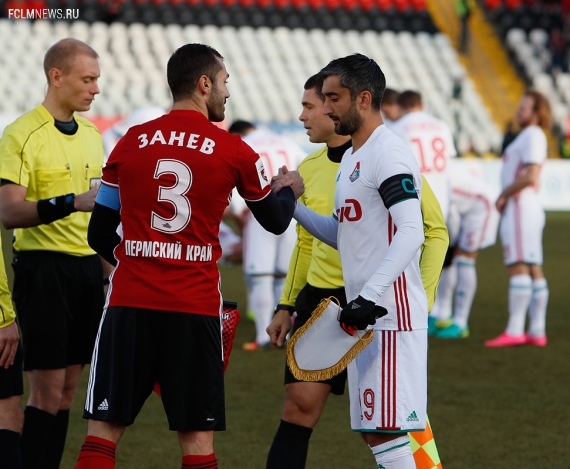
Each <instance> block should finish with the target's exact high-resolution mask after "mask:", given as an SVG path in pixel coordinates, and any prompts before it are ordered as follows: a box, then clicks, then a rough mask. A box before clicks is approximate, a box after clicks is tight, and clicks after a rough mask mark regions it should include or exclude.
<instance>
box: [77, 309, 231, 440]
mask: <svg viewBox="0 0 570 469" xmlns="http://www.w3.org/2000/svg"><path fill="white" fill-rule="evenodd" d="M155 383H158V384H160V391H161V395H162V402H163V405H164V410H165V411H166V416H167V417H168V424H169V428H170V429H171V430H173V431H189V430H217V431H219V430H225V429H226V417H225V408H224V362H223V358H222V339H221V323H220V317H217V316H204V315H201V314H188V313H174V312H170V311H157V310H150V309H141V308H129V307H122V306H115V307H111V308H108V309H107V310H106V311H105V312H104V313H103V319H102V321H101V327H100V331H99V334H98V336H97V341H96V342H95V351H94V352H93V361H92V364H91V372H90V374H89V384H88V387H87V399H86V402H85V412H84V414H83V417H84V418H86V419H92V420H103V421H105V422H115V423H119V424H122V425H131V424H132V423H133V422H134V421H135V418H136V416H137V415H138V413H139V412H140V410H141V408H142V406H143V404H144V402H145V400H146V399H147V398H148V396H149V395H150V393H151V392H152V390H153V386H154V384H155Z"/></svg>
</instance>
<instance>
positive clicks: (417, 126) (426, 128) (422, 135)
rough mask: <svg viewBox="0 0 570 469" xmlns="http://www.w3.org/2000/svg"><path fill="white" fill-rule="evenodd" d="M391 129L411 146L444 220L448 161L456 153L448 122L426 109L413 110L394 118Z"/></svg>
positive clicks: (446, 207) (447, 205)
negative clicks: (395, 119) (431, 114)
mask: <svg viewBox="0 0 570 469" xmlns="http://www.w3.org/2000/svg"><path fill="white" fill-rule="evenodd" d="M390 130H392V131H393V132H394V133H395V134H396V135H398V137H400V138H401V139H402V140H404V142H405V143H406V144H408V145H409V147H410V148H411V149H412V152H413V153H414V156H415V157H416V160H417V162H418V165H419V167H420V172H421V173H422V174H423V175H424V176H425V178H426V179H427V181H428V182H429V185H430V186H431V188H432V189H433V192H434V194H435V196H436V197H437V200H438V202H439V205H440V206H441V211H442V212H443V216H444V217H445V219H446V220H447V215H448V213H449V203H450V202H449V199H450V186H449V176H448V166H449V164H448V163H449V159H450V158H453V157H454V156H456V155H457V152H456V151H455V145H454V143H453V135H452V133H451V130H450V129H449V126H448V125H447V124H446V123H445V122H443V121H442V120H440V119H437V118H436V117H433V116H430V115H429V114H428V113H426V112H423V111H416V112H410V113H409V114H406V115H405V116H403V117H401V118H400V119H398V120H397V121H395V122H394V123H393V124H391V126H390Z"/></svg>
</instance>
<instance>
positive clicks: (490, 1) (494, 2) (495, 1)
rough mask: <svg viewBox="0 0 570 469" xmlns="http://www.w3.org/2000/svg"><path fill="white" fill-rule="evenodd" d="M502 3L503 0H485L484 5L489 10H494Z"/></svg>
mask: <svg viewBox="0 0 570 469" xmlns="http://www.w3.org/2000/svg"><path fill="white" fill-rule="evenodd" d="M502 4H503V0H485V6H486V7H487V8H488V9H489V10H494V9H495V8H499V7H500V6H501V5H502Z"/></svg>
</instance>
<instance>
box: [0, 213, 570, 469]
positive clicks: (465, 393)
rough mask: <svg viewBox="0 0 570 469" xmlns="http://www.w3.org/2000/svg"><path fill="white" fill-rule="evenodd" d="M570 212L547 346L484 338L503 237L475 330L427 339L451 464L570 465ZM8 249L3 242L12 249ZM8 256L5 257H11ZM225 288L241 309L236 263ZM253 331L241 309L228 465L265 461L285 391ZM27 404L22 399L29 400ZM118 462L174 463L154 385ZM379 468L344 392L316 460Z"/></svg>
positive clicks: (483, 268) (488, 253)
mask: <svg viewBox="0 0 570 469" xmlns="http://www.w3.org/2000/svg"><path fill="white" fill-rule="evenodd" d="M569 234H570V213H549V214H548V215H547V224H546V229H545V243H544V244H545V264H544V270H545V274H546V277H547V279H548V282H549V287H550V303H549V308H548V318H547V332H548V339H549V344H548V346H547V347H546V348H536V347H522V348H508V349H486V348H484V347H483V341H484V340H485V339H489V338H492V337H495V336H496V335H498V334H499V333H500V332H502V330H503V328H504V327H505V325H506V320H507V309H506V308H507V285H508V278H507V274H506V270H505V268H504V267H503V265H502V258H501V251H500V247H499V245H496V246H494V247H492V248H489V249H487V250H485V251H483V252H482V253H481V255H480V257H479V261H478V264H477V271H478V275H479V289H478V291H477V296H476V298H475V303H474V306H473V311H472V315H471V320H470V328H471V336H470V337H469V338H468V339H462V340H457V341H449V340H441V339H440V340H437V339H430V351H429V401H428V410H429V415H430V418H431V422H432V427H433V430H434V433H435V438H436V442H437V445H438V448H439V452H440V456H441V458H442V462H443V467H444V468H445V469H475V468H485V469H514V468H517V469H531V468H532V469H537V468H539V469H567V468H570V445H569V444H568V441H567V436H568V435H569V434H570V411H569V406H570V402H569V401H570V400H569V398H570V364H569V361H570V358H569V357H570V339H569V337H570V316H569V314H570V308H569V306H568V303H567V301H568V298H569V292H570V277H569V276H568V274H567V269H568V267H569V265H570V243H569ZM4 252H5V253H6V256H7V257H8V252H9V251H8V252H7V251H6V250H5V251H4ZM7 260H9V259H7ZM222 275H223V292H224V296H225V298H227V299H231V300H237V301H238V302H239V304H240V310H241V311H242V316H245V314H244V313H245V296H244V289H243V282H242V274H241V269H240V268H239V267H237V268H231V269H222ZM253 337H254V326H253V323H251V322H249V321H248V320H246V319H244V318H242V321H241V322H240V325H239V327H238V332H237V337H236V342H235V344H234V351H233V353H232V357H231V361H230V365H229V368H228V372H227V375H226V378H227V384H226V393H227V396H226V405H227V420H228V431H226V432H224V433H219V434H217V435H216V453H217V456H218V461H219V464H220V467H221V468H226V469H229V468H231V469H255V468H258V469H262V468H264V467H265V458H266V456H267V452H268V449H269V446H270V444H271V441H272V439H273V435H274V432H275V429H276V428H277V425H278V423H279V418H280V413H281V404H282V400H283V395H284V391H283V385H282V380H283V366H284V360H285V353H284V352H283V351H282V350H272V351H268V352H256V353H251V352H243V351H242V350H241V344H242V343H243V342H246V341H249V340H251V339H252V338H253ZM86 381H87V370H86V371H85V372H84V374H83V379H82V381H81V385H80V389H79V393H78V396H77V398H76V401H75V404H74V407H73V410H72V415H71V423H70V428H69V434H68V441H67V446H66V450H65V454H64V458H63V463H62V466H61V467H62V468H72V467H73V466H74V464H75V461H76V457H77V454H78V451H79V448H80V447H81V444H82V442H83V439H84V437H85V433H86V423H85V421H83V420H82V418H81V413H82V406H83V400H84V396H85V388H86ZM24 402H25V401H24ZM117 467H118V468H122V469H130V468H133V469H134V468H137V469H146V468H148V469H151V468H153V469H154V468H179V467H180V450H179V447H178V442H177V438H176V435H175V434H173V433H171V432H169V431H168V427H167V423H166V419H165V417H164V412H163V409H162V405H161V402H160V399H159V398H158V397H156V396H155V395H152V396H151V397H150V398H149V399H148V401H147V403H146V405H145V407H144V408H143V411H142V412H141V414H140V415H139V417H138V419H137V421H136V423H135V425H133V426H132V427H131V428H128V429H127V431H126V432H125V435H124V437H123V440H122V441H121V443H120V445H119V448H118V451H117ZM373 467H375V464H374V461H373V458H372V455H371V453H370V451H369V449H368V448H367V447H366V445H365V444H364V443H363V442H362V441H361V439H360V438H359V436H358V435H356V434H354V433H352V432H351V430H350V428H349V418H348V397H347V396H346V395H345V396H342V397H335V396H332V397H331V398H330V400H329V402H328V404H327V407H326V409H325V413H324V415H323V417H322V419H321V421H320V422H319V424H318V425H317V428H316V430H315V432H314V433H313V436H312V439H311V447H310V453H309V461H308V464H307V468H309V469H352V468H354V469H360V468H373Z"/></svg>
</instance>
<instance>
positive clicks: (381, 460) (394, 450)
mask: <svg viewBox="0 0 570 469" xmlns="http://www.w3.org/2000/svg"><path fill="white" fill-rule="evenodd" d="M370 449H371V450H372V454H373V455H374V458H375V459H376V464H378V466H377V468H378V469H416V462H415V461H414V457H413V456H412V448H411V447H410V437H409V436H408V435H407V434H406V435H404V436H401V437H399V438H396V439H395V440H390V441H388V442H387V443H382V444H381V445H378V446H371V447H370Z"/></svg>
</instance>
